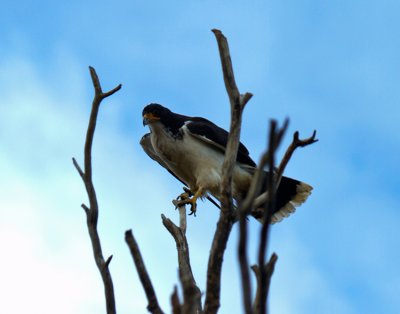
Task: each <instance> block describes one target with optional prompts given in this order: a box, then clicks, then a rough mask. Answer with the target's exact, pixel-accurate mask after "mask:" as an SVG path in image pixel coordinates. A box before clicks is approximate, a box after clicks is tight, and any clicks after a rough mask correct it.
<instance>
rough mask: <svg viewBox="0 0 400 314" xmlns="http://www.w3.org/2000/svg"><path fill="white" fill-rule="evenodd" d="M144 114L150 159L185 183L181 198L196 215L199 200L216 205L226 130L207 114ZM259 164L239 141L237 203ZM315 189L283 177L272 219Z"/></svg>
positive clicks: (150, 108)
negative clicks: (206, 116)
mask: <svg viewBox="0 0 400 314" xmlns="http://www.w3.org/2000/svg"><path fill="white" fill-rule="evenodd" d="M142 114H143V125H148V126H149V128H150V133H147V134H145V135H144V136H143V137H142V139H141V141H140V144H141V145H142V147H143V149H144V151H145V152H146V153H147V155H149V157H151V158H152V159H154V160H155V161H157V162H158V163H159V164H160V165H161V166H163V167H164V168H165V169H167V170H168V171H169V172H170V173H171V174H172V175H173V176H174V177H175V178H176V179H178V180H179V181H180V182H182V183H183V184H184V185H185V186H187V188H188V189H187V190H186V191H187V192H188V193H186V197H185V198H184V199H183V200H182V202H183V203H184V204H190V205H191V211H192V213H195V212H196V207H197V199H198V198H203V197H207V198H208V199H209V200H211V201H212V202H213V203H214V204H216V203H215V201H214V200H213V199H212V198H210V197H209V195H212V196H213V197H215V198H216V199H217V200H220V199H221V188H220V187H221V182H222V163H223V161H224V157H225V149H226V144H227V141H228V132H227V131H225V130H224V129H222V128H220V127H219V126H217V125H215V124H214V123H213V122H211V121H209V120H207V119H205V118H200V117H189V116H184V115H181V114H177V113H174V112H172V111H171V110H169V109H167V108H165V107H163V106H161V105H159V104H154V103H153V104H149V105H147V106H146V107H145V108H144V109H143V113H142ZM256 167H257V166H256V164H255V162H254V161H253V160H252V159H251V157H250V155H249V151H248V150H247V148H246V147H245V146H244V145H243V144H242V143H240V144H239V149H238V153H237V158H236V163H235V166H234V170H233V177H232V196H233V198H234V199H235V201H236V202H240V201H241V200H243V199H244V198H245V197H246V194H247V191H248V189H249V187H250V183H251V180H252V177H253V175H254V173H255V170H256ZM265 173H266V172H265ZM266 178H267V176H265V182H266ZM264 187H266V185H264ZM311 191H312V187H311V186H310V185H308V184H306V183H304V182H300V181H298V180H295V179H291V178H288V177H282V179H281V181H280V184H279V187H278V189H277V192H276V201H275V208H274V211H273V213H272V216H271V221H270V222H271V223H275V222H279V221H281V220H282V219H283V218H285V217H287V216H289V215H290V214H291V213H293V212H294V211H295V208H296V207H297V206H299V205H301V204H302V203H304V202H305V201H306V199H307V197H308V196H309V195H310V194H311ZM188 196H189V197H188ZM190 196H191V197H190ZM216 205H217V204H216ZM217 206H218V205H217ZM256 218H258V219H259V218H260V217H256Z"/></svg>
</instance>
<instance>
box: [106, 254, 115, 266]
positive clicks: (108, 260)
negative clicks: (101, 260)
mask: <svg viewBox="0 0 400 314" xmlns="http://www.w3.org/2000/svg"><path fill="white" fill-rule="evenodd" d="M112 258H113V255H110V256H109V257H108V258H107V260H106V262H105V264H104V265H105V267H106V268H108V266H109V265H110V263H111V260H112Z"/></svg>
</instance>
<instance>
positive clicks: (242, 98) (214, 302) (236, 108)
mask: <svg viewBox="0 0 400 314" xmlns="http://www.w3.org/2000/svg"><path fill="white" fill-rule="evenodd" d="M212 31H213V33H214V35H215V37H216V40H217V43H218V48H219V53H220V59H221V65H222V72H223V76H224V82H225V87H226V91H227V93H228V96H229V101H230V105H231V125H230V131H229V137H228V143H227V147H226V152H225V159H224V163H223V166H222V186H221V189H222V190H221V195H222V197H221V205H222V209H221V212H220V218H219V220H218V223H217V229H216V231H215V234H214V238H213V242H212V246H211V251H210V256H209V260H208V268H207V288H206V299H205V304H204V312H205V313H207V314H212V313H216V312H217V311H218V309H219V307H220V290H221V271H222V261H223V256H224V252H225V249H226V244H227V242H228V239H229V235H230V232H231V230H232V225H233V222H234V217H233V216H234V215H233V203H232V172H233V168H234V165H235V162H236V156H237V151H238V148H239V138H240V129H241V123H242V112H243V109H244V107H245V105H246V103H247V102H248V101H249V100H250V98H251V97H252V94H250V93H245V94H244V95H241V94H240V92H239V90H238V88H237V85H236V82H235V77H234V74H233V67H232V61H231V57H230V52H229V47H228V41H227V39H226V37H225V36H224V35H223V34H222V32H221V31H219V30H217V29H213V30H212Z"/></svg>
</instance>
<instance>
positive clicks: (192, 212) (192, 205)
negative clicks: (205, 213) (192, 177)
mask: <svg viewBox="0 0 400 314" xmlns="http://www.w3.org/2000/svg"><path fill="white" fill-rule="evenodd" d="M184 189H185V188H184ZM185 191H186V193H188V194H189V195H190V194H191V195H193V192H192V191H191V190H188V189H185ZM189 192H190V193H189ZM186 193H182V194H181V195H180V196H179V198H180V200H179V201H178V202H176V203H175V205H176V207H179V206H182V205H186V204H190V214H189V215H195V216H196V210H197V203H196V202H197V199H198V198H199V197H200V196H201V195H202V194H203V189H202V188H199V189H197V191H196V192H195V193H194V195H193V197H192V198H190V196H189V197H187V194H186ZM183 194H184V197H182V195H183Z"/></svg>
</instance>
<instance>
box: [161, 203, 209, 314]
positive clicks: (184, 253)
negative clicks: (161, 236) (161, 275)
mask: <svg viewBox="0 0 400 314" xmlns="http://www.w3.org/2000/svg"><path fill="white" fill-rule="evenodd" d="M179 212H180V227H178V226H176V225H175V224H174V223H173V222H172V221H171V220H170V219H169V218H166V217H165V216H164V215H161V218H162V222H163V225H164V226H165V228H167V230H168V231H169V233H170V234H171V235H172V237H173V238H174V240H175V243H176V248H177V250H178V265H179V279H180V282H181V284H182V289H183V305H182V307H181V308H182V311H183V313H190V314H191V313H201V312H202V308H201V291H200V289H199V287H198V286H197V284H196V281H195V279H194V276H193V272H192V267H191V265H190V255H189V245H188V243H187V239H186V235H185V232H186V210H185V206H179Z"/></svg>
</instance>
